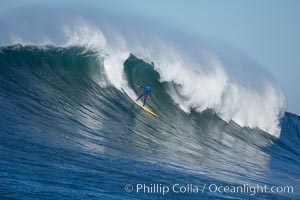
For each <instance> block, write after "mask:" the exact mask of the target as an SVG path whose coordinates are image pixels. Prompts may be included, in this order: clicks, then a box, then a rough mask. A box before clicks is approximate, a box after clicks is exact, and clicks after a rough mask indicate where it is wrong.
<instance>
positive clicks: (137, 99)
mask: <svg viewBox="0 0 300 200" xmlns="http://www.w3.org/2000/svg"><path fill="white" fill-rule="evenodd" d="M142 96H144V93H143V94H141V95H140V96H139V97H138V98H137V99H136V101H138V100H139V99H140V98H141V97H142Z"/></svg>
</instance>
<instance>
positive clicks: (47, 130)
mask: <svg viewBox="0 0 300 200" xmlns="http://www.w3.org/2000/svg"><path fill="white" fill-rule="evenodd" d="M103 60H104V59H102V58H99V56H98V55H97V52H95V51H93V50H88V49H86V48H83V47H69V48H60V47H53V46H48V47H43V48H41V47H36V46H18V45H17V46H8V47H1V49H0V102H1V103H0V197H2V198H12V199H299V198H300V192H299V186H300V170H299V169H300V168H299V167H300V159H299V158H300V150H299V137H300V119H299V117H298V116H296V115H293V114H290V113H286V114H285V116H284V118H283V119H282V120H281V126H282V131H281V136H280V138H275V137H274V136H272V135H270V134H268V133H265V132H263V131H261V130H259V129H249V128H242V127H240V126H238V125H237V124H236V123H234V122H230V123H226V122H224V121H223V120H221V119H220V118H219V117H218V116H217V115H215V114H214V112H212V111H210V110H207V111H205V112H203V113H201V114H200V113H196V112H192V113H190V114H187V113H184V112H183V111H181V110H180V109H179V108H177V106H176V105H175V104H173V103H172V101H171V98H170V97H169V96H168V93H167V91H166V85H165V83H161V82H159V78H160V74H159V73H158V72H157V71H155V70H154V69H153V67H152V66H151V65H150V64H147V63H145V62H144V61H143V60H140V59H138V58H137V57H135V56H134V55H131V56H130V57H129V58H128V59H127V60H126V62H125V63H124V73H125V78H126V80H127V82H128V85H129V86H130V87H131V89H132V90H133V91H135V92H136V93H139V92H140V91H139V90H138V88H137V85H138V84H139V83H141V82H151V84H152V87H153V91H160V94H161V95H153V97H152V99H151V101H149V102H148V105H149V107H150V108H151V109H152V110H154V111H155V112H156V113H157V114H158V115H159V118H154V117H152V116H150V115H147V114H146V113H145V112H143V111H142V110H141V109H140V108H139V107H137V106H136V105H135V104H134V103H133V102H132V100H131V99H130V98H129V97H128V96H127V95H126V94H124V93H123V92H122V91H120V90H117V89H116V88H114V87H113V86H110V85H109V84H99V83H103V82H105V81H106V78H105V75H104V70H103ZM128 184H129V185H128ZM144 184H145V185H144ZM126 186H127V187H126ZM242 186H243V187H244V188H247V191H233V189H234V188H238V187H240V188H241V187H242ZM272 186H275V187H276V188H277V189H278V188H279V189H278V190H279V191H277V190H276V191H275V192H274V191H272V192H270V189H271V187H272ZM287 186H288V187H289V188H287ZM125 187H126V188H125ZM173 187H174V189H173ZM216 187H218V188H219V191H217V190H216ZM225 187H228V190H226V189H225V190H226V191H225V190H224V188H225ZM254 187H266V188H267V190H264V191H262V190H261V191H259V192H257V191H256V190H254V189H255V188H254ZM139 188H140V189H139ZM276 188H275V189H276ZM155 189H158V190H155ZM167 189H168V192H166V191H167ZM229 189H231V190H230V191H229ZM275 189H274V190H275ZM288 189H289V191H287V190H288ZM126 190H128V191H126ZM163 191H165V193H164V192H163Z"/></svg>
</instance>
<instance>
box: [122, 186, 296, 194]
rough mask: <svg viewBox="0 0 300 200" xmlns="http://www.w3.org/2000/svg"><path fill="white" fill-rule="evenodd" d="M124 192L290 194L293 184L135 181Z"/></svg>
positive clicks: (292, 190)
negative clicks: (169, 183) (148, 182)
mask: <svg viewBox="0 0 300 200" xmlns="http://www.w3.org/2000/svg"><path fill="white" fill-rule="evenodd" d="M125 191H126V192H135V193H137V194H141V193H143V194H161V195H166V194H168V193H175V194H176V193H178V194H183V193H188V194H201V193H204V192H207V193H222V194H230V193H231V194H248V195H256V194H259V193H282V194H284V193H285V194H292V193H293V192H294V187H293V186H268V185H260V184H256V185H250V184H243V185H218V184H202V185H200V184H179V183H175V184H171V185H168V184H161V183H152V184H145V183H137V184H127V185H126V186H125Z"/></svg>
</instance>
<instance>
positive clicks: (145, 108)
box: [135, 101, 157, 117]
mask: <svg viewBox="0 0 300 200" xmlns="http://www.w3.org/2000/svg"><path fill="white" fill-rule="evenodd" d="M135 103H136V104H137V105H139V106H140V107H141V108H142V109H143V110H144V111H146V112H147V113H149V114H150V115H152V116H154V117H157V114H155V113H154V112H153V111H152V110H150V109H149V108H148V107H146V106H143V104H141V103H140V102H137V101H135Z"/></svg>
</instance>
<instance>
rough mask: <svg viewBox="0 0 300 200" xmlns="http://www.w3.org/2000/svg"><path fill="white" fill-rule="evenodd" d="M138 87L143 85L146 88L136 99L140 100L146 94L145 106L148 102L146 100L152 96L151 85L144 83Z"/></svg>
mask: <svg viewBox="0 0 300 200" xmlns="http://www.w3.org/2000/svg"><path fill="white" fill-rule="evenodd" d="M138 87H142V88H143V89H144V91H143V93H142V94H141V95H140V96H139V97H138V98H137V99H136V101H138V100H139V99H140V98H141V97H142V96H144V103H143V106H144V105H145V104H146V100H147V98H150V96H151V85H150V84H147V86H146V85H142V86H140V85H139V86H138Z"/></svg>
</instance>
